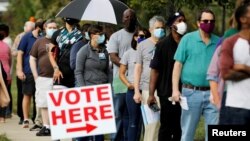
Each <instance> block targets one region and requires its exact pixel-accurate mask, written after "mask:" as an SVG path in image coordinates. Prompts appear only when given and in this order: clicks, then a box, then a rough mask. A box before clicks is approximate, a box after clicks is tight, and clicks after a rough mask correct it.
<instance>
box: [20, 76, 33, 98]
mask: <svg viewBox="0 0 250 141" xmlns="http://www.w3.org/2000/svg"><path fill="white" fill-rule="evenodd" d="M25 75H26V79H25V80H24V81H23V82H22V87H23V91H22V92H23V94H24V95H31V96H33V95H34V94H35V92H36V85H35V81H34V77H33V75H32V74H25Z"/></svg>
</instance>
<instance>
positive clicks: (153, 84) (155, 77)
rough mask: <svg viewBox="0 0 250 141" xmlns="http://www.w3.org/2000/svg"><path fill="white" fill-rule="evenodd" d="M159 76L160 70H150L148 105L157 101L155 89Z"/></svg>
mask: <svg viewBox="0 0 250 141" xmlns="http://www.w3.org/2000/svg"><path fill="white" fill-rule="evenodd" d="M158 77H159V71H158V70H156V69H151V71H150V81H149V97H148V100H147V103H148V105H150V104H151V103H155V102H156V100H155V96H154V93H155V89H156V83H157V80H158Z"/></svg>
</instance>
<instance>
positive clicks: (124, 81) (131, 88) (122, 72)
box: [119, 64, 134, 90]
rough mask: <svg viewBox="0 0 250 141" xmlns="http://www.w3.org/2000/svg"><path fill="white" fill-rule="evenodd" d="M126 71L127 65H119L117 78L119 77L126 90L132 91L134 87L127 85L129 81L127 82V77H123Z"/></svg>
mask: <svg viewBox="0 0 250 141" xmlns="http://www.w3.org/2000/svg"><path fill="white" fill-rule="evenodd" d="M126 71H127V65H123V64H121V65H120V68H119V77H120V79H121V81H122V82H123V83H124V84H125V85H126V86H127V87H128V89H130V90H133V89H134V85H133V84H131V83H129V81H128V80H127V77H126V75H125V74H126Z"/></svg>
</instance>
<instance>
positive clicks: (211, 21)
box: [200, 20, 215, 23]
mask: <svg viewBox="0 0 250 141" xmlns="http://www.w3.org/2000/svg"><path fill="white" fill-rule="evenodd" d="M200 21H202V22H203V23H208V22H209V23H215V20H200Z"/></svg>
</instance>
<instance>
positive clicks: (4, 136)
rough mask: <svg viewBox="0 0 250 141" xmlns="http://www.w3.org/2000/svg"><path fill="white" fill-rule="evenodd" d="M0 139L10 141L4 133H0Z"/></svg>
mask: <svg viewBox="0 0 250 141" xmlns="http://www.w3.org/2000/svg"><path fill="white" fill-rule="evenodd" d="M0 141H10V140H9V139H8V138H7V137H6V135H5V134H1V135H0Z"/></svg>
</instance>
